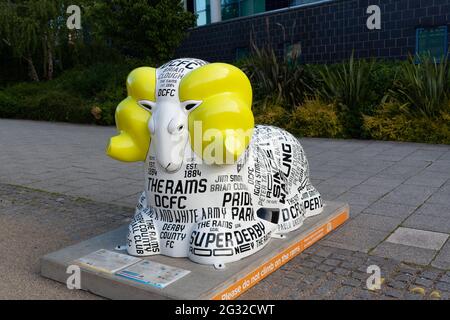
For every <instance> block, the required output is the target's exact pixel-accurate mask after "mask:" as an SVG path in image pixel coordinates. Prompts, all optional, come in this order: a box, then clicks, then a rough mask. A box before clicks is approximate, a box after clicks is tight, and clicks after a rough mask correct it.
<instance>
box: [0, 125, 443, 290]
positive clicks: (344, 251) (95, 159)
mask: <svg viewBox="0 0 450 320" xmlns="http://www.w3.org/2000/svg"><path fill="white" fill-rule="evenodd" d="M114 133H115V130H114V128H111V127H95V126H83V125H70V124H54V123H46V122H31V121H16V120H3V119H0V186H1V187H0V190H1V192H0V201H2V202H0V226H3V228H2V231H1V232H0V255H1V256H2V261H3V258H4V257H6V259H7V261H9V263H5V264H3V262H2V266H4V265H5V266H8V268H9V269H8V270H11V269H12V268H14V266H16V267H18V270H16V271H17V272H19V271H20V270H19V269H21V268H22V267H20V266H23V264H25V261H27V263H28V264H30V265H29V266H28V267H27V268H29V269H26V268H25V267H24V268H25V269H26V270H25V269H24V270H23V273H20V272H19V274H17V278H18V279H21V280H20V281H23V280H24V279H26V278H27V277H28V276H29V275H28V276H27V272H37V271H36V265H37V260H36V259H37V257H39V256H40V255H42V254H43V253H46V252H50V251H52V250H54V249H56V248H59V247H62V246H65V245H66V244H69V243H74V242H77V241H79V240H80V239H84V238H87V237H89V236H91V235H93V234H97V233H99V232H100V231H101V230H107V229H108V228H111V227H112V226H113V225H114V224H115V223H117V224H120V223H123V218H124V217H126V216H127V213H124V212H127V211H129V216H131V215H132V210H131V208H132V207H134V205H135V203H136V199H137V195H138V194H139V192H140V190H141V189H142V187H141V186H142V183H143V182H142V165H141V164H123V163H120V162H117V161H114V160H112V159H109V158H108V157H107V156H106V155H105V154H104V149H105V147H106V144H107V141H108V139H109V137H110V136H112V135H114ZM301 142H302V144H303V146H304V148H305V151H306V153H307V155H308V158H309V161H310V164H311V175H312V178H313V181H314V184H315V185H316V186H317V188H318V190H319V191H320V192H321V193H322V195H323V198H324V199H326V200H339V201H346V202H349V203H350V206H351V216H352V219H351V220H350V221H349V222H347V223H346V224H345V225H344V226H343V227H341V228H340V229H339V230H337V231H336V232H334V233H332V234H331V235H330V236H328V237H327V238H325V239H323V240H321V241H320V243H319V245H317V246H315V248H312V249H311V250H310V251H308V252H307V253H305V254H302V255H301V256H300V257H299V258H298V259H296V260H295V261H294V262H293V263H292V264H291V263H290V264H289V265H288V266H286V267H285V268H284V269H283V270H281V271H279V272H276V273H275V274H274V275H272V276H271V278H268V279H267V280H266V281H264V282H263V283H262V284H260V285H258V286H257V287H256V288H254V289H252V290H251V291H250V292H249V293H248V294H247V296H246V298H249V299H250V298H253V297H261V295H263V296H264V292H265V293H266V295H265V297H267V298H270V297H273V293H270V292H271V291H272V289H271V288H272V287H273V286H276V283H275V282H274V281H271V280H270V279H275V278H279V277H280V276H281V275H282V276H283V277H284V278H287V279H291V280H292V279H297V280H298V281H297V282H296V281H293V283H294V285H295V283H297V284H298V286H299V288H300V287H301V282H302V281H303V280H300V279H309V280H305V281H306V282H304V283H306V285H307V284H308V281H312V280H311V279H314V278H315V279H316V280H317V281H316V282H315V284H314V285H313V284H310V285H309V287H308V288H310V289H311V290H312V288H313V289H314V291H305V290H303V291H302V292H308V296H310V297H317V298H327V297H328V298H333V297H337V298H339V297H344V298H345V297H359V296H360V295H362V296H361V297H362V298H364V297H365V296H366V297H369V298H370V297H375V296H376V297H394V298H395V297H397V298H398V297H408V298H409V297H410V290H411V289H416V288H415V287H412V286H419V287H420V286H422V287H423V288H424V289H425V291H426V292H427V294H428V293H431V292H434V291H437V292H438V293H439V295H440V296H442V297H448V292H450V287H449V286H450V285H449V284H448V283H449V282H450V281H449V274H448V272H447V273H446V271H445V270H449V269H450V241H449V240H448V238H449V234H450V201H449V200H450V146H438V145H425V144H413V143H394V142H378V141H353V140H329V139H301ZM11 185H14V186H21V187H13V186H11ZM22 187H26V188H28V189H26V188H25V189H24V188H22ZM32 189H37V190H43V191H47V193H45V192H44V193H42V192H38V191H33V190H32ZM48 192H50V193H57V194H55V195H53V194H49V193H48ZM15 193H17V194H22V193H26V194H27V195H29V196H30V197H31V198H32V199H38V200H36V203H34V202H28V204H23V203H22V202H23V200H21V198H20V197H19V198H15V197H14V194H15ZM58 194H64V195H67V196H61V195H58ZM7 195H8V196H7ZM38 195H39V196H38ZM39 197H43V198H45V199H52V200H48V201H50V203H52V205H49V204H48V203H47V202H48V201H47V202H46V201H40V200H39V199H40V198H39ZM78 198H86V199H90V200H92V201H87V202H86V201H82V200H77V199H78ZM62 199H69V200H62ZM61 201H62V202H64V201H69V202H70V203H71V204H76V205H74V206H72V205H69V204H68V202H66V203H65V204H64V205H62V206H60V207H57V208H59V209H54V208H55V207H53V205H54V203H53V202H55V203H57V204H58V205H59V204H60V203H61ZM79 201H81V202H80V203H81V204H80V203H79ZM2 203H3V205H2ZM87 203H89V204H87ZM105 206H106V207H105ZM119 206H122V207H119ZM124 207H128V208H129V209H126V208H124ZM74 208H77V209H74ZM105 208H108V209H107V210H106V209H105ZM52 210H56V213H55V212H53V211H52ZM65 210H68V212H69V213H67V214H65V215H64V214H61V215H59V214H58V213H59V212H61V211H63V212H65ZM78 211H80V212H81V213H78ZM105 211H107V213H105ZM39 212H40V213H42V212H44V213H46V214H44V215H40V214H39ZM97 212H100V216H102V217H103V215H106V216H107V217H108V218H109V219H108V220H105V219H99V214H98V213H97ZM115 212H117V214H116V213H115ZM119 212H120V213H119ZM81 216H83V218H81ZM27 217H29V218H27ZM36 217H40V218H39V219H41V223H40V224H39V226H40V227H42V228H44V229H45V228H47V229H45V230H47V231H46V232H47V233H46V232H44V231H42V230H44V229H42V230H41V229H39V230H41V231H42V233H41V234H39V232H41V231H39V232H38V231H36V233H37V234H38V238H39V239H44V240H45V239H46V238H45V235H47V237H49V238H48V241H50V242H47V240H45V241H44V240H38V241H35V242H33V244H34V246H36V247H37V248H39V250H37V251H34V254H32V253H30V252H33V249H32V248H31V247H27V246H22V242H23V241H24V240H23V239H30V237H32V235H33V230H34V229H32V228H31V226H33V227H35V226H37V224H34V223H33V221H34V220H33V219H37V218H36ZM117 219H118V220H117ZM58 221H59V222H58ZM44 222H45V223H44ZM65 222H69V223H68V224H67V227H66V229H60V230H59V231H58V233H55V234H54V235H51V233H49V232H48V228H49V226H53V225H61V226H62V225H65V224H66V223H65ZM58 223H59V224H58ZM5 226H12V227H11V228H9V227H5ZM75 226H77V227H76V228H75ZM21 228H24V229H21ZM3 229H5V230H3ZM68 229H73V230H85V233H81V231H77V232H72V233H70V234H71V236H67V233H66V231H67V232H69V231H68ZM23 230H28V231H23ZM36 230H38V229H36ZM64 230H66V231H64ZM77 234H78V236H77ZM13 244H14V245H16V246H17V248H23V249H22V251H23V252H26V253H27V254H26V255H25V256H26V257H24V258H23V259H22V260H21V259H19V260H17V259H16V258H15V255H14V254H13V253H12V252H15V251H14V250H13V249H11V248H13V246H12V245H13ZM319 248H320V249H321V250H322V251H323V250H324V251H326V252H329V254H328V256H324V254H323V253H316V252H315V251H314V250H313V249H319ZM30 250H31V251H30ZM319 251H320V250H319ZM353 255H356V258H359V259H360V260H361V261H360V265H358V263H357V264H351V263H350V264H348V263H347V264H346V261H345V259H342V256H353ZM339 256H340V257H341V260H339ZM27 257H28V258H27ZM356 258H355V259H356ZM330 259H331V262H330ZM371 259H372V260H373V259H375V260H376V261H378V263H379V265H380V267H382V273H383V274H384V275H385V276H386V279H387V281H386V285H385V287H386V289H383V290H384V291H382V292H381V293H379V294H377V293H368V291H367V290H364V289H361V290H363V291H361V292H363V293H364V294H362V293H361V292H360V291H359V289H358V290H356V289H341V288H343V287H348V285H344V284H343V281H337V280H336V279H341V278H342V279H344V280H347V281H350V279H353V280H355V279H356V280H355V281H358V277H356V278H352V276H351V275H353V274H355V275H357V274H358V272H359V277H362V276H361V272H362V271H361V270H363V269H364V268H367V266H365V264H367V263H369V262H370V260H371ZM309 260H311V261H313V262H312V263H313V264H315V265H314V266H313V265H312V264H311V263H308V262H307V261H309ZM327 260H329V261H327ZM334 260H338V262H336V261H334ZM350 260H351V259H350ZM356 260H357V259H356ZM20 261H22V263H21V262H20ZM296 261H297V262H296ZM305 262H306V263H305ZM333 264H334V265H333ZM308 265H310V270H309V271H308V270H307V268H308ZM384 265H386V266H389V267H386V270H383V266H384ZM292 266H295V267H292ZM327 266H328V267H327ZM330 266H332V267H333V268H331V269H330V268H329V267H330ZM4 268H6V267H4ZM305 268H306V269H305ZM355 268H356V269H355ZM321 269H323V270H322V271H321ZM341 269H342V270H344V271H342V270H341ZM32 270H34V271H32ZM296 270H304V272H303V273H302V272H301V271H298V273H297V271H296ZM305 270H306V271H305ZM335 270H338V271H335ZM345 270H346V271H345ZM358 270H359V271H358ZM408 270H409V271H408ZM411 270H413V271H411ZM319 271H320V272H323V274H322V275H318V274H315V275H314V273H315V272H319ZM5 272H6V271H5ZM5 272H3V271H2V272H1V274H5ZM308 272H310V273H313V276H311V277H310V278H308V277H309V274H308ZM334 272H337V273H342V275H340V276H339V277H336V275H334V276H333V274H334ZM301 274H303V275H301ZM365 276H366V277H367V274H365ZM328 277H331V278H330V279H334V280H331V281H332V283H333V284H326V283H329V281H328V280H326V279H328ZM396 277H399V278H401V279H403V280H404V281H403V282H402V281H401V280H397V279H396ZM38 278H39V277H38V276H36V281H37V283H39V281H44V280H42V279H39V280H38ZM430 278H433V279H430ZM320 279H321V281H319V280H320ZM324 279H325V280H324ZM425 280H428V281H425ZM11 281H13V280H10V281H9V282H8V281H6V282H3V281H0V298H1V297H15V295H11V288H12V287H9V286H8V283H9V284H10V285H11V286H12V285H13V282H11ZM17 281H19V280H17ZM350 282H351V281H350ZM359 282H360V284H359V287H358V288H360V287H361V286H364V281H362V279H359ZM14 283H17V282H14ZM280 283H283V281H281V282H280ZM321 283H322V284H321ZM46 286H50V287H51V288H52V289H51V290H44V289H43V288H46ZM56 287H58V286H56V285H54V284H53V283H52V284H51V285H49V284H43V283H41V285H40V286H39V285H38V286H36V288H35V289H34V290H31V289H29V290H28V289H27V288H26V287H22V289H21V290H25V292H24V293H23V294H22V295H20V296H23V297H26V296H28V297H31V296H39V292H40V293H42V294H43V296H45V297H47V296H48V297H54V296H55V295H56V296H58V294H57V293H56V292H59V291H58V290H59V289H55V288H56ZM350 287H351V286H350ZM29 288H31V287H29ZM39 288H41V290H40V291H39ZM280 288H281V287H280ZM387 289H389V290H391V291H390V292H391V293H390V294H388V293H386V292H387V291H386V290H387ZM30 290H31V291H30ZM52 290H56V291H52ZM280 290H281V289H280ZM339 290H340V291H339ZM392 290H394V291H392ZM395 290H397V291H395ZM290 291H292V290H290ZM338 291H339V292H341V293H338ZM416 291H417V290H416ZM419 291H420V290H419ZM6 292H8V293H9V294H8V295H6V296H5V295H4V294H5V293H6ZM61 292H63V291H61ZM355 292H360V293H361V294H357V293H355ZM344 293H346V294H344ZM292 294H293V293H292ZM292 294H291V295H289V290H288V291H285V296H283V295H282V294H281V293H280V297H285V298H289V297H290V298H294V295H292ZM69 295H70V294H67V292H66V291H64V293H61V296H60V297H68V296H69ZM78 295H81V294H78ZM367 295H368V296H367ZM70 296H71V297H75V296H76V295H75V296H73V295H70ZM82 296H85V295H82ZM296 297H297V298H302V296H300V295H297V296H296ZM303 297H307V296H303ZM419 297H422V298H423V297H428V298H429V297H430V296H429V295H423V296H419Z"/></svg>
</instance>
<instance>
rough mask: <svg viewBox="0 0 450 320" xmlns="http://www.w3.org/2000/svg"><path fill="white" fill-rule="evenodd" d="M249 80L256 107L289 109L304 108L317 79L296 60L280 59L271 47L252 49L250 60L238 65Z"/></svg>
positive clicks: (254, 47)
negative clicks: (280, 106)
mask: <svg viewBox="0 0 450 320" xmlns="http://www.w3.org/2000/svg"><path fill="white" fill-rule="evenodd" d="M239 64H240V67H241V68H242V69H243V70H244V72H245V73H246V74H247V75H248V77H249V78H250V81H251V83H252V87H253V92H254V101H255V105H257V106H258V107H260V108H263V109H264V108H265V106H266V105H284V106H286V107H287V108H288V109H290V110H291V109H293V108H294V106H296V105H298V104H301V103H302V102H303V101H304V99H305V98H306V97H307V96H309V95H311V94H312V91H313V89H312V87H313V83H314V79H313V77H312V75H311V74H310V73H309V72H308V69H307V68H306V67H305V66H303V65H301V64H300V63H299V62H298V60H297V59H294V60H289V59H288V58H287V57H283V58H278V57H277V56H276V54H275V51H274V49H273V48H272V47H264V48H262V49H260V48H257V47H256V46H253V52H252V55H251V56H250V57H248V58H247V59H244V60H243V61H240V62H239Z"/></svg>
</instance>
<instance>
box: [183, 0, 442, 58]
mask: <svg viewBox="0 0 450 320" xmlns="http://www.w3.org/2000/svg"><path fill="white" fill-rule="evenodd" d="M369 5H378V6H380V8H381V20H382V26H381V30H368V29H367V26H366V22H367V18H368V16H369V15H368V14H367V13H366V10H367V8H368V6H369ZM439 25H447V26H449V25H450V0H335V1H331V2H328V3H323V4H316V5H311V6H307V7H301V8H291V9H286V10H279V11H275V12H268V13H265V14H262V15H258V16H253V17H244V18H240V19H236V20H231V21H224V22H220V23H216V24H213V25H209V26H203V27H199V28H195V29H193V30H191V31H190V35H189V36H188V38H187V39H186V40H185V41H184V43H183V44H182V45H181V46H180V48H179V49H178V51H177V56H179V57H181V56H185V57H196V58H201V59H205V60H207V61H211V62H214V61H224V62H231V61H233V60H235V57H236V50H237V48H242V50H246V48H249V47H250V39H251V37H252V38H253V39H254V40H255V42H256V43H257V44H258V45H263V44H267V43H270V44H271V45H272V46H273V47H274V48H275V49H276V51H277V53H278V54H280V55H281V54H283V52H284V48H285V45H286V43H295V42H299V41H300V42H301V47H302V59H303V61H304V62H308V63H324V62H336V61H340V60H343V59H346V58H348V57H349V56H350V55H351V53H352V51H354V52H355V56H356V57H358V58H365V57H379V58H391V59H401V58H405V57H407V56H408V54H414V52H415V45H416V28H418V27H430V26H439ZM283 29H284V30H285V31H284V32H283ZM449 30H450V28H449ZM251 35H252V36H251ZM449 39H450V36H449Z"/></svg>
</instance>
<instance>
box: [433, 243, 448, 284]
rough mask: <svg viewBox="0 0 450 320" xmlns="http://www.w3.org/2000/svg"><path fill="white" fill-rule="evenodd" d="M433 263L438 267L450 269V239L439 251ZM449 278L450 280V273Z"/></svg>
mask: <svg viewBox="0 0 450 320" xmlns="http://www.w3.org/2000/svg"><path fill="white" fill-rule="evenodd" d="M431 265H432V266H433V267H436V268H441V269H445V270H450V241H447V243H446V244H445V245H444V247H443V248H442V249H441V250H440V251H439V253H438V254H437V256H436V258H435V259H434V260H433V262H432V263H431ZM447 279H448V280H449V281H450V274H449V275H448V276H447Z"/></svg>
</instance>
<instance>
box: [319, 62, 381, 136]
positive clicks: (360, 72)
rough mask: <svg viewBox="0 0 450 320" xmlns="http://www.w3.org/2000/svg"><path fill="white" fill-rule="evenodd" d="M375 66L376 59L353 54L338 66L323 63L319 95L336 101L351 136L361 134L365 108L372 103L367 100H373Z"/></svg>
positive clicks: (340, 115)
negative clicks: (372, 78) (361, 58)
mask: <svg viewBox="0 0 450 320" xmlns="http://www.w3.org/2000/svg"><path fill="white" fill-rule="evenodd" d="M372 68H373V62H366V61H364V60H355V59H354V57H353V55H352V56H351V57H350V60H349V61H348V62H346V63H342V64H340V65H339V66H338V67H335V68H330V67H328V66H324V70H323V71H321V72H320V74H321V76H322V89H321V90H320V96H321V98H322V99H323V100H324V101H327V102H329V103H333V104H334V105H336V107H337V111H338V116H339V118H340V119H341V121H342V122H343V123H344V124H345V128H346V131H347V133H348V134H349V135H350V136H352V137H360V136H361V134H360V133H361V127H362V124H363V120H362V112H363V111H364V110H365V109H366V108H368V107H369V106H367V104H368V101H370V94H371V83H370V81H369V77H368V75H369V74H370V73H371V71H372Z"/></svg>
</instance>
